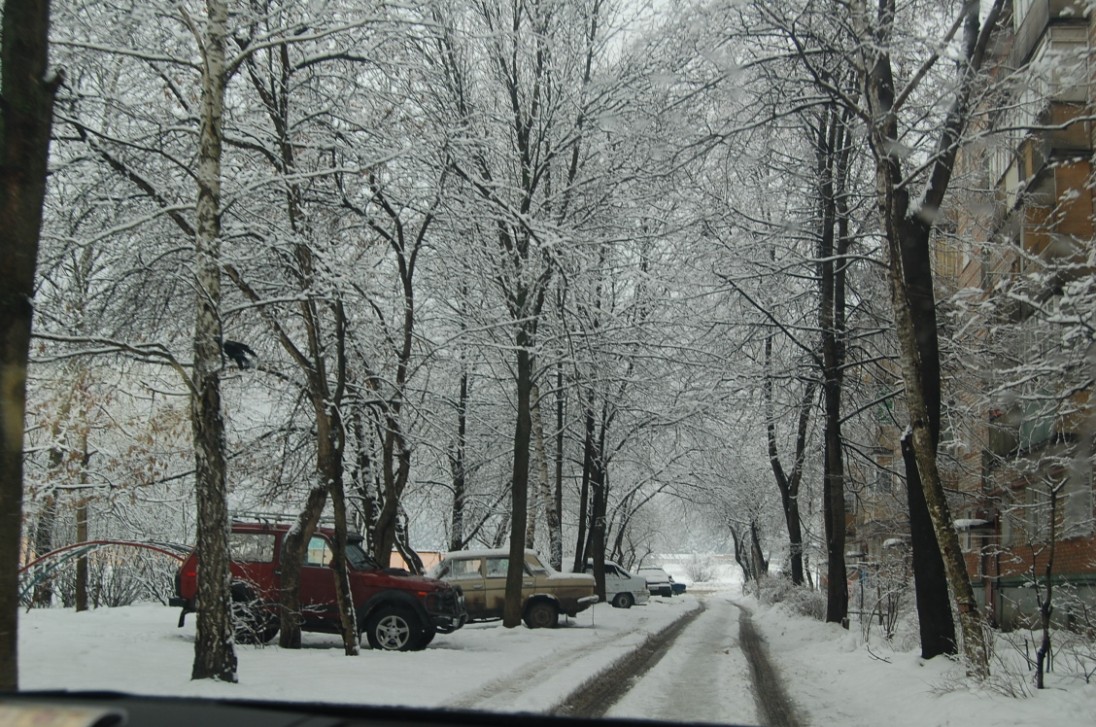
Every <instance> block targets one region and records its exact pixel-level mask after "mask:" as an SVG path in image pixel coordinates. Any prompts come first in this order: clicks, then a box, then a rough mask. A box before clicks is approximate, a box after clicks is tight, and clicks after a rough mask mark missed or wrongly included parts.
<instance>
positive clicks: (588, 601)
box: [430, 549, 598, 629]
mask: <svg viewBox="0 0 1096 727" xmlns="http://www.w3.org/2000/svg"><path fill="white" fill-rule="evenodd" d="M509 566H510V551H509V550H504V549H497V550H460V551H455V552H452V553H446V554H445V556H444V557H443V558H442V560H441V562H440V563H438V564H437V565H436V566H434V568H433V569H431V571H430V575H431V577H433V578H440V579H441V580H444V581H448V582H449V583H452V584H453V585H458V586H460V587H461V589H462V590H463V591H464V605H465V608H466V609H467V610H468V617H469V618H470V619H472V620H473V621H476V620H480V621H482V620H487V619H497V618H502V611H503V606H504V604H505V602H506V572H507V569H508V568H509ZM524 570H525V572H524V577H523V578H522V584H521V600H522V605H521V610H522V618H523V620H524V621H525V625H526V626H528V627H529V628H531V629H535V628H551V627H554V626H556V625H557V624H558V623H559V615H560V614H561V613H565V614H567V615H568V616H574V615H575V614H577V613H579V612H580V611H585V610H586V609H587V608H589V607H590V606H592V605H593V604H595V603H597V601H598V598H597V594H596V592H595V583H594V578H593V576H589V575H586V574H585V573H560V572H558V571H555V570H553V569H552V568H551V566H549V565H548V564H547V563H546V562H545V561H544V559H543V558H541V557H540V555H538V554H537V552H536V551H533V550H526V551H525V569H524Z"/></svg>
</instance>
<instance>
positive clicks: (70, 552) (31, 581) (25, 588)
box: [19, 539, 191, 600]
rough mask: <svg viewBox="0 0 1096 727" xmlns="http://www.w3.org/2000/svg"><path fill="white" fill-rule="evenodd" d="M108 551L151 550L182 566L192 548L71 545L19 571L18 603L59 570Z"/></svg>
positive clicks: (123, 542)
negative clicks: (99, 551)
mask: <svg viewBox="0 0 1096 727" xmlns="http://www.w3.org/2000/svg"><path fill="white" fill-rule="evenodd" d="M109 547H123V548H140V549H143V550H151V551H153V552H156V553H160V554H161V555H166V556H168V557H169V558H174V559H175V560H177V561H179V562H180V563H181V562H182V561H184V560H186V557H187V555H189V554H190V551H191V547H190V546H189V545H180V544H178V543H165V542H156V541H153V542H142V541H139V540H112V539H101V540H86V541H84V542H82V543H73V544H72V545H66V546H64V547H63V548H58V549H57V550H51V551H50V552H48V553H45V554H44V555H41V556H39V557H37V558H35V559H34V560H32V561H31V562H29V563H27V564H26V565H25V566H23V567H22V568H20V569H19V599H20V600H22V599H23V598H25V597H26V596H28V595H29V594H30V593H31V591H33V590H34V587H35V586H37V585H38V584H39V583H41V582H42V581H43V580H45V579H47V578H49V577H50V576H51V575H53V574H54V573H55V572H56V571H57V570H59V569H61V568H63V567H65V566H66V565H67V564H68V563H70V562H71V561H73V560H76V559H77V558H81V557H83V556H85V555H87V554H88V553H91V552H93V551H96V550H101V549H102V548H109Z"/></svg>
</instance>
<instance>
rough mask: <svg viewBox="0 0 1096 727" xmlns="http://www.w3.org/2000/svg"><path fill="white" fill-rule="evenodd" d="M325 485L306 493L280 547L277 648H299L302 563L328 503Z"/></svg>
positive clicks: (321, 482)
mask: <svg viewBox="0 0 1096 727" xmlns="http://www.w3.org/2000/svg"><path fill="white" fill-rule="evenodd" d="M328 489H329V488H328V485H327V483H326V482H323V481H322V480H321V481H319V482H316V483H315V484H314V485H313V486H312V489H311V490H309V492H308V498H307V499H306V500H305V506H304V509H302V510H301V513H300V515H298V516H297V522H295V523H294V524H293V527H291V528H290V529H289V532H287V533H286V534H285V544H284V545H283V546H282V575H281V579H282V603H281V607H282V609H281V623H280V625H279V632H278V646H280V647H282V648H283V649H299V648H301V563H303V562H304V557H305V554H306V552H307V551H308V541H309V539H310V538H311V537H312V535H313V534H314V533H315V532H316V526H317V525H318V524H319V522H320V515H322V514H323V508H324V505H325V504H326V503H327V494H328Z"/></svg>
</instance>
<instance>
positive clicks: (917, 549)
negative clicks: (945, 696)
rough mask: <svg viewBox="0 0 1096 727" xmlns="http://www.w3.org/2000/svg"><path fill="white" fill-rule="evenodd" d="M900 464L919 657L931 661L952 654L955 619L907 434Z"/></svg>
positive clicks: (941, 559)
mask: <svg viewBox="0 0 1096 727" xmlns="http://www.w3.org/2000/svg"><path fill="white" fill-rule="evenodd" d="M902 461H903V462H904V463H905V468H906V502H907V503H908V505H909V513H910V549H911V552H912V565H913V580H914V585H915V587H914V589H913V591H914V602H915V604H916V606H917V627H918V630H919V632H920V637H921V656H922V658H925V659H931V658H933V657H934V656H940V655H941V654H955V653H958V651H959V645H958V644H956V642H955V620H954V619H953V618H952V615H951V601H950V599H949V598H948V578H947V573H946V572H945V570H944V558H943V556H941V555H940V546H939V545H937V543H936V533H935V532H934V531H933V529H932V518H931V517H930V516H929V508H928V505H927V504H925V492H924V490H923V488H922V485H921V476H920V475H919V474H918V472H917V460H916V458H915V457H914V454H913V444H912V443H911V442H910V435H909V434H908V433H907V434H906V435H905V436H903V437H902Z"/></svg>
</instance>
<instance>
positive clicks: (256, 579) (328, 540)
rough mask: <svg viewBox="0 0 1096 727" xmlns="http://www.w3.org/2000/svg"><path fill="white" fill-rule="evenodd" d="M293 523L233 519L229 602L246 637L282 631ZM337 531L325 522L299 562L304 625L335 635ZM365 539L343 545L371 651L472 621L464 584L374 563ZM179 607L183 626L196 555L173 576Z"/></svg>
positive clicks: (191, 602)
mask: <svg viewBox="0 0 1096 727" xmlns="http://www.w3.org/2000/svg"><path fill="white" fill-rule="evenodd" d="M289 528H290V525H288V524H286V523H274V522H234V523H233V524H232V531H231V535H230V536H229V551H230V552H231V554H232V564H231V568H232V601H233V611H234V613H235V615H236V638H237V640H238V641H240V642H243V643H266V642H268V641H270V640H271V639H273V638H274V636H275V635H276V634H277V633H278V602H279V589H280V587H281V578H280V577H279V575H280V573H281V556H282V548H283V543H284V541H285V535H286V533H287V532H288V531H289ZM334 539H335V531H334V530H333V529H331V528H325V527H321V528H319V529H317V530H316V533H315V535H313V536H312V539H311V540H310V541H309V543H308V552H307V554H306V555H305V559H304V562H303V563H302V564H301V594H300V602H301V611H302V613H301V621H302V623H301V628H302V629H303V630H305V631H321V632H326V633H338V632H339V630H340V628H339V615H338V609H337V608H336V604H335V579H334V577H333V576H332V572H331V568H330V563H331V560H332V548H331V544H332V543H333V542H334ZM361 542H362V537H361V536H360V535H351V536H350V538H349V542H348V543H347V547H346V556H347V560H348V561H349V564H350V590H351V592H352V593H353V595H354V609H355V612H356V613H357V616H358V629H359V630H360V632H361V633H362V634H364V635H365V637H366V638H367V639H368V640H369V645H370V646H372V647H373V648H374V649H387V650H391V651H415V650H418V649H424V648H426V645H427V644H429V643H430V641H431V640H432V639H433V638H434V635H435V634H436V633H438V632H439V631H440V632H441V633H450V632H452V631H456V630H457V629H459V628H460V627H461V626H463V625H464V622H465V621H467V620H468V616H467V612H466V611H465V608H464V595H463V593H462V592H461V589H460V588H459V587H453V586H451V585H449V584H448V583H445V582H443V581H439V580H436V579H434V578H424V577H422V576H412V575H410V574H409V573H408V572H407V571H405V570H401V569H398V568H385V567H382V566H380V565H378V564H377V562H376V561H374V560H373V558H372V557H371V556H370V555H368V554H367V553H366V552H365V551H364V550H363V549H362V547H361ZM175 591H176V593H177V594H178V597H177V598H172V599H171V600H170V605H172V606H181V607H182V609H183V612H182V613H181V614H180V615H179V626H182V625H183V622H184V620H185V619H186V615H187V614H188V613H193V612H194V611H195V596H196V594H197V591H198V563H197V556H196V555H195V554H194V553H191V555H190V557H189V558H187V559H186V561H185V562H184V563H183V565H182V567H180V568H179V572H178V574H176V576H175Z"/></svg>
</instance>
